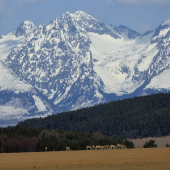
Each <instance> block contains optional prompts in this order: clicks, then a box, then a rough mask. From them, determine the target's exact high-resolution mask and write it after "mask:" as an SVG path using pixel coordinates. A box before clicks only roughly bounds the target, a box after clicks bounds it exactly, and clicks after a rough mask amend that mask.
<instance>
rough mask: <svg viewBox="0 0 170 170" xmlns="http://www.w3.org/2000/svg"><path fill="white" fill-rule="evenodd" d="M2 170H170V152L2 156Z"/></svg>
mask: <svg viewBox="0 0 170 170" xmlns="http://www.w3.org/2000/svg"><path fill="white" fill-rule="evenodd" d="M0 169H5V170H7V169H10V170H21V169H22V170H30V169H36V170H41V169H42V170H95V169H96V170H113V169H114V170H139V169H140V170H141V169H144V170H146V169H150V170H151V169H153V170H161V169H162V170H164V169H165V170H167V169H170V148H152V149H144V148H142V149H125V150H109V151H106V150H105V151H61V152H35V153H9V154H5V153H2V154H0Z"/></svg>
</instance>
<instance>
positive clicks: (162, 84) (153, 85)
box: [145, 69, 170, 91]
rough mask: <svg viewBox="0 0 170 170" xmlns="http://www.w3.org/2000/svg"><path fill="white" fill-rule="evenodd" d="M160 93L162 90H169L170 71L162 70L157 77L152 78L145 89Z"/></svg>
mask: <svg viewBox="0 0 170 170" xmlns="http://www.w3.org/2000/svg"><path fill="white" fill-rule="evenodd" d="M147 89H154V90H158V91H161V90H162V89H166V90H170V69H167V70H164V71H163V72H162V73H160V74H159V75H157V76H155V77H153V78H152V80H151V82H150V83H149V84H148V85H147V86H146V87H145V90H147Z"/></svg>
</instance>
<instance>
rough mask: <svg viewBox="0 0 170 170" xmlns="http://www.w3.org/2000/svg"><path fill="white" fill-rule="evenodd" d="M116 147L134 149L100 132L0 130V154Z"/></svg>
mask: <svg viewBox="0 0 170 170" xmlns="http://www.w3.org/2000/svg"><path fill="white" fill-rule="evenodd" d="M111 144H112V145H117V144H123V145H125V146H126V147H127V148H134V143H133V142H131V141H130V140H123V139H115V138H106V137H104V136H103V135H102V133H101V132H95V133H93V134H90V133H86V132H76V131H68V130H62V129H43V128H42V129H37V128H30V127H20V126H14V127H7V128H0V152H2V153H9V152H41V151H45V147H47V150H48V151H62V150H66V146H69V147H70V148H71V150H85V149H86V146H87V145H111Z"/></svg>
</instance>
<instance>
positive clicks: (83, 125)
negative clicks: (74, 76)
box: [18, 93, 170, 139]
mask: <svg viewBox="0 0 170 170" xmlns="http://www.w3.org/2000/svg"><path fill="white" fill-rule="evenodd" d="M18 126H21V127H35V128H47V129H63V130H71V131H79V132H88V133H94V132H96V131H100V132H101V133H102V134H103V135H104V136H106V137H115V138H122V139H124V138H136V137H141V138H142V137H148V136H162V135H167V134H169V133H170V93H165V94H163V93H160V94H154V95H148V96H142V97H134V98H129V99H124V100H119V101H113V102H110V103H107V104H101V105H98V106H94V107H90V108H84V109H80V110H76V111H70V112H64V113H60V114H56V115H52V116H48V117H46V118H35V119H30V120H25V121H23V122H20V123H19V124H18Z"/></svg>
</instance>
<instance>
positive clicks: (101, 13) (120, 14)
mask: <svg viewBox="0 0 170 170" xmlns="http://www.w3.org/2000/svg"><path fill="white" fill-rule="evenodd" d="M79 10H81V11H84V12H86V13H87V14H90V15H92V16H93V17H94V18H96V19H97V20H99V21H104V22H106V23H108V24H112V25H114V26H119V25H125V26H128V27H129V28H131V29H133V30H136V31H138V32H139V33H144V32H145V31H147V30H154V29H156V28H157V27H158V26H159V25H160V24H161V23H162V22H163V21H165V20H168V19H170V0H0V34H1V35H5V34H8V33H9V32H13V31H14V30H16V29H17V27H18V26H19V25H20V24H21V22H23V21H25V20H31V21H33V22H34V24H35V25H36V26H38V25H39V24H42V23H44V24H46V25H48V24H49V23H50V21H51V20H54V19H55V18H56V17H58V16H60V15H61V14H63V13H65V12H66V11H68V12H70V13H74V12H76V11H79Z"/></svg>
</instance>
